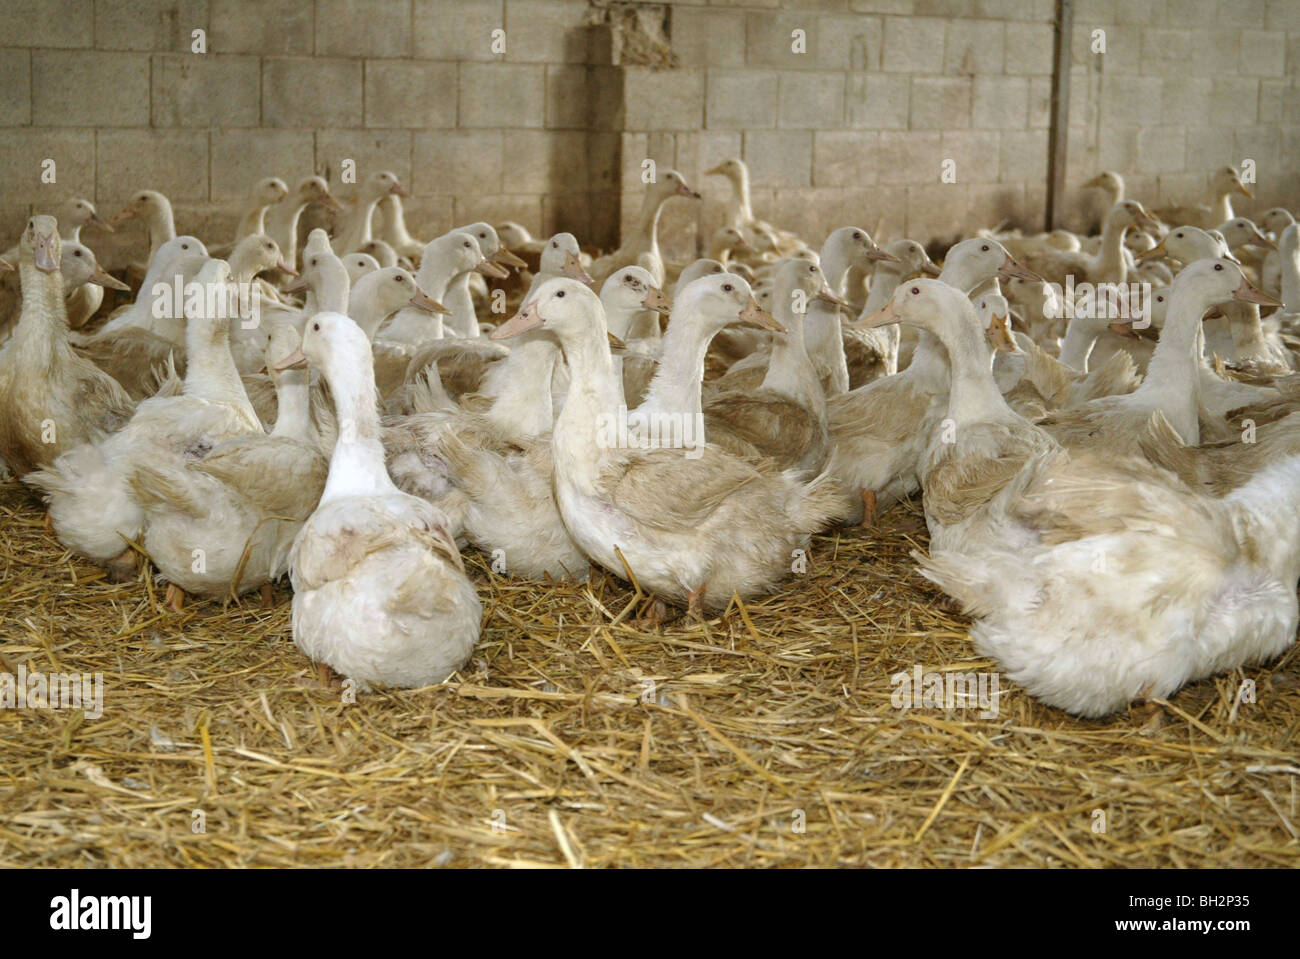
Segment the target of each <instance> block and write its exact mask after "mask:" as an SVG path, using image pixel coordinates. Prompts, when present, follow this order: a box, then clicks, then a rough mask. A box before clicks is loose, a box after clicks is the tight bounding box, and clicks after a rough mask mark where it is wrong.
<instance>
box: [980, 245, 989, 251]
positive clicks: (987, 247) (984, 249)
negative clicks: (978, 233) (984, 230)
mask: <svg viewBox="0 0 1300 959" xmlns="http://www.w3.org/2000/svg"><path fill="white" fill-rule="evenodd" d="M988 251H989V245H988V244H987V243H985V244H984V245H983V246H982V247H980V252H981V253H987V252H988Z"/></svg>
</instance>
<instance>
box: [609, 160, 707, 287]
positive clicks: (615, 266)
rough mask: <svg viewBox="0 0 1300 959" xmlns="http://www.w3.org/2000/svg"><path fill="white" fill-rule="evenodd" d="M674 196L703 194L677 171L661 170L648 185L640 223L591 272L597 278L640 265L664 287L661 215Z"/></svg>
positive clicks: (691, 196) (697, 197) (693, 198)
mask: <svg viewBox="0 0 1300 959" xmlns="http://www.w3.org/2000/svg"><path fill="white" fill-rule="evenodd" d="M673 197H686V198H687V199H690V200H698V199H699V198H700V194H699V192H698V191H696V190H693V189H692V188H691V187H690V186H689V185H688V184H687V182H686V178H685V177H684V176H682V174H680V173H678V172H677V171H676V170H671V169H664V170H660V171H659V174H658V176H657V177H656V178H655V180H654V181H653V182H651V183H649V184H647V185H646V192H645V199H644V201H643V202H642V204H641V213H640V216H639V217H638V218H637V225H636V227H635V228H633V230H632V233H631V235H630V236H628V237H627V238H626V239H625V240H624V241H623V242H622V243H621V244H620V245H619V248H618V249H617V250H615V251H614V252H613V253H609V254H607V255H606V256H602V257H601V258H600V259H598V260H596V261H594V262H593V263H592V264H591V268H590V270H588V272H589V273H590V274H591V275H592V276H593V277H595V278H596V280H598V281H602V282H603V281H604V280H605V279H606V278H607V277H608V276H609V275H610V274H611V273H613V272H615V271H616V270H621V269H622V268H623V267H625V266H641V267H644V268H645V269H647V270H649V271H650V275H651V276H652V277H654V281H655V286H658V287H661V288H662V287H663V285H664V280H665V270H664V261H663V258H662V257H661V256H660V254H659V214H660V213H661V212H663V207H664V204H665V203H667V202H668V201H669V200H671V199H672V198H673Z"/></svg>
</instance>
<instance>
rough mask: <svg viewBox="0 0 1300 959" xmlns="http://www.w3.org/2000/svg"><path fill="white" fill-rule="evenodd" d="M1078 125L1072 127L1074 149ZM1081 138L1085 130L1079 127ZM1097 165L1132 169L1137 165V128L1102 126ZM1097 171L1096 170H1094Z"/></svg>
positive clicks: (1105, 168) (1099, 167)
mask: <svg viewBox="0 0 1300 959" xmlns="http://www.w3.org/2000/svg"><path fill="white" fill-rule="evenodd" d="M1076 129H1078V128H1076V127H1073V126H1071V127H1070V136H1071V149H1073V143H1074V139H1073V138H1074V136H1075V132H1076ZM1078 134H1079V137H1080V139H1082V138H1083V136H1084V132H1083V130H1082V129H1078ZM1096 156H1097V159H1096V167H1097V169H1098V170H1124V171H1127V170H1132V169H1134V168H1135V167H1136V166H1137V128H1136V127H1119V126H1116V127H1111V126H1109V125H1107V126H1106V127H1103V128H1102V134H1101V141H1100V142H1099V143H1098V144H1097V151H1096ZM1094 172H1095V171H1094Z"/></svg>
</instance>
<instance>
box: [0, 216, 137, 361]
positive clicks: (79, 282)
mask: <svg viewBox="0 0 1300 959" xmlns="http://www.w3.org/2000/svg"><path fill="white" fill-rule="evenodd" d="M59 272H60V273H62V274H63V289H64V305H65V306H66V308H67V315H68V326H69V328H75V327H77V326H80V325H81V324H82V323H84V322H85V321H86V320H87V319H88V316H87V315H86V314H85V313H84V312H79V313H77V314H76V315H75V316H74V314H73V310H74V307H75V306H76V305H77V304H80V306H81V307H82V308H85V307H87V306H89V305H91V304H93V306H94V309H98V306H99V301H100V300H102V299H103V295H104V288H105V287H108V288H110V289H114V290H129V289H130V287H128V286H127V285H126V284H125V283H123V282H122V281H120V280H118V279H116V278H115V277H112V276H109V275H108V273H106V272H105V271H104V268H103V267H102V266H100V265H99V261H98V260H96V259H95V254H94V252H93V251H92V250H91V249H90V247H88V246H83V245H82V244H80V243H78V242H77V241H75V240H64V241H63V255H62V257H61V258H60V260H59ZM86 287H91V288H93V289H96V290H98V291H99V296H98V297H96V298H87V297H83V296H79V295H78V294H80V293H81V291H82V290H83V289H84V288H86ZM0 309H2V310H6V312H8V314H9V315H8V318H7V319H6V320H4V321H3V322H0V344H3V343H4V342H5V341H6V340H7V339H8V338H9V335H10V334H11V333H12V331H13V327H14V326H15V325H16V324H17V323H18V318H19V317H20V316H21V315H22V294H21V288H19V291H18V295H17V296H16V298H15V300H14V302H13V304H12V306H10V307H8V308H7V309H6V308H5V307H4V306H0ZM92 312H93V311H92Z"/></svg>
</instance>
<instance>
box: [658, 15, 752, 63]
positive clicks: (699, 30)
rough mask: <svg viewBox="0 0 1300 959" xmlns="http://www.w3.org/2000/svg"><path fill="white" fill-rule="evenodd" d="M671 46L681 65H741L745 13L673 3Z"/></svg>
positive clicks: (743, 61)
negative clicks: (677, 5) (676, 5)
mask: <svg viewBox="0 0 1300 959" xmlns="http://www.w3.org/2000/svg"><path fill="white" fill-rule="evenodd" d="M672 48H673V52H674V53H676V54H677V55H678V57H680V58H681V63H682V66H684V67H743V66H744V65H745V15H744V14H743V13H741V12H739V11H736V10H717V9H706V8H703V7H686V6H680V7H674V8H673V19H672Z"/></svg>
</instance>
